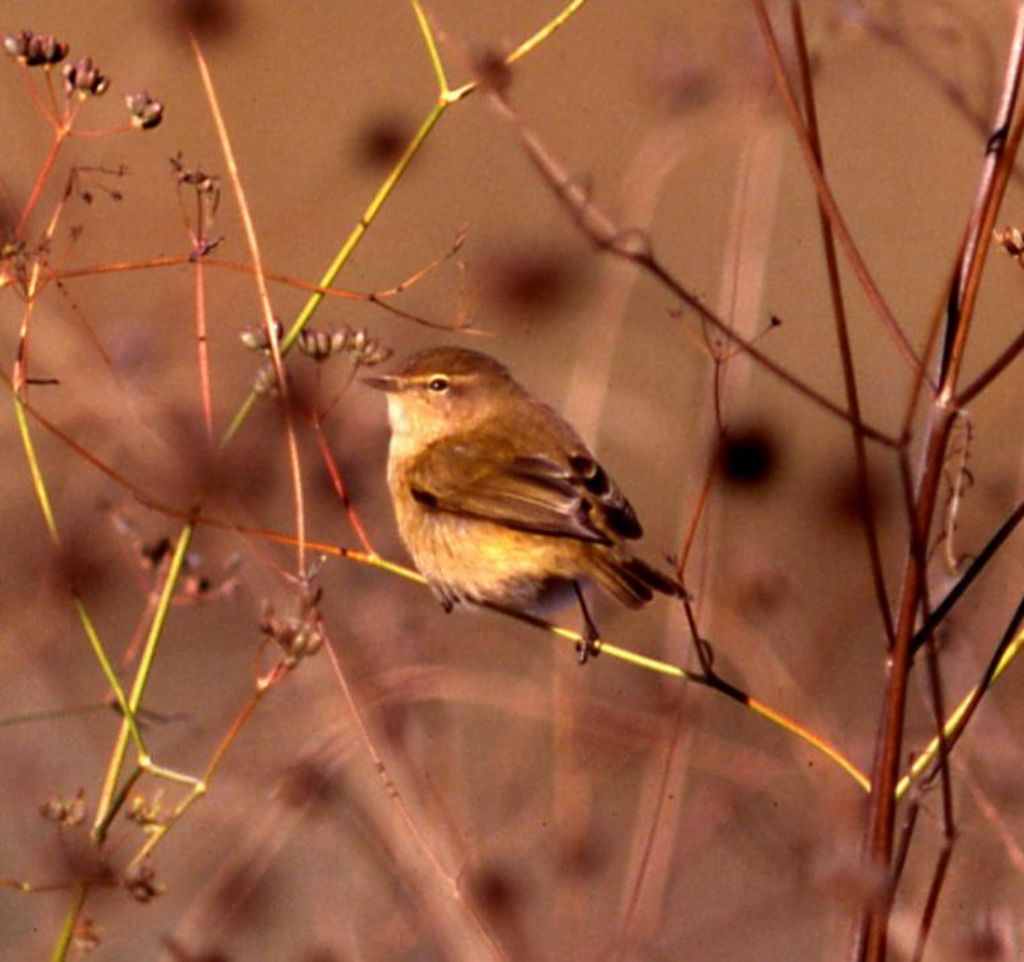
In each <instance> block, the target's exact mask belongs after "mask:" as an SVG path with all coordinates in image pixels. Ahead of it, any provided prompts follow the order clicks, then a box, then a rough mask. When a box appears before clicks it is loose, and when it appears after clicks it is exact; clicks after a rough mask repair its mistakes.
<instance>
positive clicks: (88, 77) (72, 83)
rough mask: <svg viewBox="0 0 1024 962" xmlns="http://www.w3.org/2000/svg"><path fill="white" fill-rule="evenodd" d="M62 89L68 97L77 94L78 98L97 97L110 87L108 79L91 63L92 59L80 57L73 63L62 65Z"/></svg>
mask: <svg viewBox="0 0 1024 962" xmlns="http://www.w3.org/2000/svg"><path fill="white" fill-rule="evenodd" d="M62 74H63V76H64V89H65V90H66V91H67V94H68V96H69V97H70V96H71V95H72V94H74V93H77V94H78V95H79V96H80V97H89V96H93V97H99V96H100V95H101V94H104V93H106V91H107V88H108V87H109V86H110V78H109V77H108V76H107V75H106V74H104V73H101V72H100V69H99V67H97V66H96V65H95V64H94V63H93V62H92V57H82V59H81V60H76V61H75V62H74V63H67V64H65V65H64V69H63V71H62Z"/></svg>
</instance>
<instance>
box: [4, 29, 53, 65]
mask: <svg viewBox="0 0 1024 962" xmlns="http://www.w3.org/2000/svg"><path fill="white" fill-rule="evenodd" d="M4 51H5V52H6V53H7V55H8V56H9V57H13V58H14V59H15V60H17V61H18V62H19V63H23V64H25V66H26V67H40V66H52V65H53V64H58V63H60V62H61V61H62V60H63V59H64V58H65V57H66V56H67V55H68V45H67V44H66V43H65V42H64V41H63V40H58V39H57V38H56V37H55V36H53V34H48V33H38V34H37V33H33V32H32V31H31V30H22V31H21V33H13V34H6V35H5V36H4Z"/></svg>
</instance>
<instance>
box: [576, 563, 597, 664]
mask: <svg viewBox="0 0 1024 962" xmlns="http://www.w3.org/2000/svg"><path fill="white" fill-rule="evenodd" d="M572 590H573V591H575V592H576V600H577V601H578V602H579V603H580V611H581V612H582V613H583V640H582V641H577V642H576V658H577V660H578V661H579V663H580V664H581V665H585V664H586V663H587V661H588V660H589V659H590V657H591V656H593V657H595V658H596V657H597V656H598V655H599V654H601V636H600V634H598V631H597V625H595V624H594V619H593V618H591V617H590V612H589V611H588V610H587V603H586V601H585V600H584V598H583V589H582V588H580V583H579V582H578V581H573V583H572Z"/></svg>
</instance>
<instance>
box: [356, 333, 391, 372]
mask: <svg viewBox="0 0 1024 962" xmlns="http://www.w3.org/2000/svg"><path fill="white" fill-rule="evenodd" d="M345 350H346V351H347V352H348V353H349V355H350V356H351V357H352V359H353V360H355V361H356V362H358V363H359V364H361V365H363V367H373V366H374V365H375V364H383V363H384V362H385V361H386V360H388V358H390V357H391V355H392V354H394V351H392V350H391V348H390V347H387V346H386V345H385V344H382V343H381V342H380V341H379V340H378V339H377V338H374V337H370V335H369V333H368V332H367V330H366V328H365V327H361V328H359V329H358V330H356V331H353V330H349V331H348V332H347V337H346V340H345Z"/></svg>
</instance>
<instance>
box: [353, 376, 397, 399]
mask: <svg viewBox="0 0 1024 962" xmlns="http://www.w3.org/2000/svg"><path fill="white" fill-rule="evenodd" d="M362 382H363V384H366V385H367V386H368V387H372V388H376V389H377V390H378V391H388V392H389V393H392V394H394V393H395V392H396V391H401V390H402V389H403V388H404V387H405V382H404V381H403V380H402V378H400V377H398V376H397V375H395V374H371V375H370V376H369V377H364V378H363V379H362Z"/></svg>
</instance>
